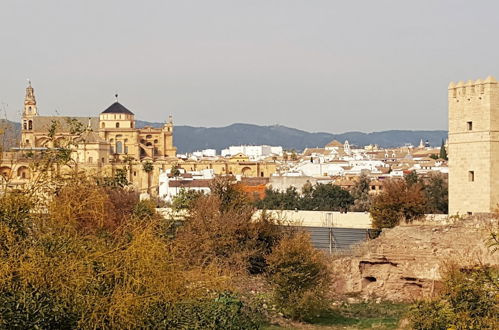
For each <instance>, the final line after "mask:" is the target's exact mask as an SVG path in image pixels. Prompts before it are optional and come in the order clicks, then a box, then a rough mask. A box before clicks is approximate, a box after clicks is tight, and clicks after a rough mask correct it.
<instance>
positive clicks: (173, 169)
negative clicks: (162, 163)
mask: <svg viewBox="0 0 499 330" xmlns="http://www.w3.org/2000/svg"><path fill="white" fill-rule="evenodd" d="M170 175H171V176H172V177H174V178H176V177H178V176H180V166H179V165H178V164H177V163H175V164H173V165H172V167H171V169H170Z"/></svg>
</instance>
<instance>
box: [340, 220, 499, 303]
mask: <svg viewBox="0 0 499 330" xmlns="http://www.w3.org/2000/svg"><path fill="white" fill-rule="evenodd" d="M491 221H492V223H493V222H494V221H495V223H496V226H497V220H477V219H467V220H462V221H459V222H458V223H454V224H450V225H444V226H442V225H421V224H419V225H405V226H399V227H396V228H393V229H388V230H384V231H383V233H382V234H381V236H380V237H379V238H377V239H374V240H371V241H369V242H366V243H363V244H362V245H360V246H358V247H357V249H356V250H353V251H351V252H350V254H349V255H344V256H336V259H335V260H334V262H333V270H334V272H335V275H334V284H333V286H334V291H335V293H336V294H338V295H354V296H358V297H361V298H382V299H386V300H392V301H411V300H413V299H416V298H421V297H427V296H431V295H432V294H434V292H435V290H436V289H438V287H439V285H440V280H441V275H442V274H441V272H442V269H443V268H442V267H443V266H444V264H445V263H446V262H450V261H455V262H457V263H458V264H459V265H462V266H467V265H476V264H478V263H484V264H491V265H499V253H496V254H494V255H492V254H490V253H489V251H488V249H487V247H486V245H485V239H486V238H487V236H488V235H489V233H490V230H491V226H492V225H491Z"/></svg>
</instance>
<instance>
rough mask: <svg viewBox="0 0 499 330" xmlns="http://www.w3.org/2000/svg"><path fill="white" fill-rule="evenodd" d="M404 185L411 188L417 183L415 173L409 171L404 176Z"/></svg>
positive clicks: (417, 178) (417, 179)
mask: <svg viewBox="0 0 499 330" xmlns="http://www.w3.org/2000/svg"><path fill="white" fill-rule="evenodd" d="M404 179H405V183H406V184H407V185H408V186H412V185H413V184H416V183H418V182H419V177H418V174H417V173H416V171H411V172H410V173H409V174H406V175H404Z"/></svg>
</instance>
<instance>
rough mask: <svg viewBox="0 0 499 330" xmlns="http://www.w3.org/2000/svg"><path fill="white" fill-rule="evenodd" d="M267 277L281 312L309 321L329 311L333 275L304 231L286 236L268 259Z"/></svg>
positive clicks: (322, 256) (323, 257) (293, 317)
mask: <svg viewBox="0 0 499 330" xmlns="http://www.w3.org/2000/svg"><path fill="white" fill-rule="evenodd" d="M267 263H268V270H267V278H268V281H269V283H270V285H271V286H272V288H273V291H274V299H275V303H276V305H277V307H278V309H279V310H280V311H281V312H282V313H283V314H284V315H285V316H288V317H290V318H292V319H296V320H310V319H312V318H314V317H315V316H317V315H318V314H319V313H320V312H321V311H323V310H324V309H327V308H328V305H327V304H326V294H327V289H328V287H329V280H330V273H329V268H328V264H327V261H326V259H325V256H324V254H323V253H322V252H320V251H318V250H316V249H315V248H314V247H313V246H312V244H311V243H310V237H309V236H308V235H306V234H305V233H303V232H298V233H295V234H294V235H291V236H288V237H284V238H283V239H281V241H280V242H279V244H278V245H277V246H276V247H275V248H274V250H273V251H272V253H271V254H270V255H269V256H268V257H267Z"/></svg>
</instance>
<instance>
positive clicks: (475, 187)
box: [448, 77, 499, 215]
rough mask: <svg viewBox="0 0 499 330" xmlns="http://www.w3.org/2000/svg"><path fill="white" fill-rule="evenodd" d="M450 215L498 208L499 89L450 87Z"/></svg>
mask: <svg viewBox="0 0 499 330" xmlns="http://www.w3.org/2000/svg"><path fill="white" fill-rule="evenodd" d="M448 92H449V95H448V98H449V148H448V154H449V214H450V215H455V214H458V213H459V214H461V215H462V214H472V213H488V212H492V211H494V210H495V209H496V208H497V207H498V206H499V205H498V203H499V85H498V83H497V81H496V80H495V79H494V78H493V77H488V78H487V79H485V80H484V81H482V80H480V79H479V80H476V81H471V80H470V81H468V82H467V83H464V82H459V83H457V84H454V83H453V82H451V83H450V84H449V90H448Z"/></svg>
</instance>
